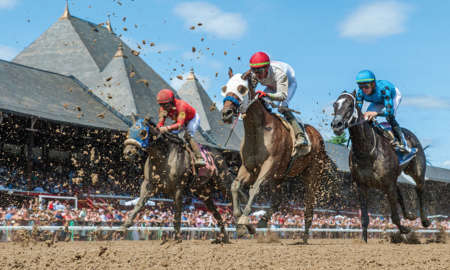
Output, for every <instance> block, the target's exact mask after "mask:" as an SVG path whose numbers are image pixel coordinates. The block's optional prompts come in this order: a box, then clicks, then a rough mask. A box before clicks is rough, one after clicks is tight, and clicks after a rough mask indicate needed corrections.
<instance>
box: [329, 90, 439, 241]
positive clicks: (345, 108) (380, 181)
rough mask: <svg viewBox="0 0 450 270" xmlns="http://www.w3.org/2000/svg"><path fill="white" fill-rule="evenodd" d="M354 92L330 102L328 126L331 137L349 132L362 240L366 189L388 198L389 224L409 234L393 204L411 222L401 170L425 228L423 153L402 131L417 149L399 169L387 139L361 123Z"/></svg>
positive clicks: (366, 217) (408, 134) (410, 135)
mask: <svg viewBox="0 0 450 270" xmlns="http://www.w3.org/2000/svg"><path fill="white" fill-rule="evenodd" d="M355 94H356V93H355V92H354V93H353V94H350V93H346V92H344V93H342V94H341V95H340V96H339V97H338V98H337V100H336V102H335V103H334V115H335V116H334V119H333V121H332V123H331V127H332V128H333V131H334V133H335V134H338V135H339V134H342V133H343V132H344V130H345V129H346V128H348V129H349V133H350V139H351V141H352V149H351V151H350V156H349V165H350V172H351V175H352V180H353V181H354V182H355V183H356V184H357V186H358V188H359V199H360V203H361V219H362V222H361V224H362V227H363V239H364V241H366V242H367V227H368V225H369V214H368V212H367V191H368V189H369V188H377V189H379V190H382V191H383V192H384V193H385V194H386V195H387V198H388V201H389V205H390V207H391V218H392V222H393V223H394V224H395V225H397V227H398V229H399V231H400V233H402V234H406V233H408V232H409V231H410V229H409V228H407V227H404V226H402V225H401V223H400V217H399V215H398V211H397V203H399V204H400V206H401V209H402V211H403V215H404V216H405V218H407V219H410V220H415V219H416V217H415V216H414V215H413V214H411V213H410V212H408V211H406V208H405V203H404V200H403V197H402V193H401V192H400V189H399V187H398V185H397V179H398V177H399V176H400V173H401V172H402V171H404V172H405V173H406V174H408V175H410V176H411V177H412V178H413V179H414V181H415V182H416V192H417V197H418V198H419V207H420V219H421V220H422V225H423V226H424V227H428V226H429V225H430V220H429V219H428V218H427V216H426V214H425V209H424V206H425V205H424V198H423V194H424V188H425V170H426V160H425V154H424V152H423V149H422V145H421V144H420V142H419V140H418V139H417V137H416V136H415V135H414V134H413V133H412V132H411V131H409V130H407V129H403V132H404V133H405V137H406V139H407V141H408V144H409V145H410V146H412V147H415V148H417V154H416V156H415V157H414V158H413V159H412V160H411V161H410V162H409V163H407V164H405V165H404V166H403V167H401V166H400V165H399V162H398V157H397V155H396V153H395V151H394V148H393V147H392V146H391V144H390V142H389V140H388V139H386V138H385V137H384V136H382V135H381V134H378V132H376V130H375V128H374V127H373V125H371V124H370V123H369V122H367V121H365V120H364V118H363V114H362V113H361V110H360V109H359V107H358V106H357V105H356V98H355Z"/></svg>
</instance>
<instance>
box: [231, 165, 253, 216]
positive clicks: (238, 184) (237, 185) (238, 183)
mask: <svg viewBox="0 0 450 270" xmlns="http://www.w3.org/2000/svg"><path fill="white" fill-rule="evenodd" d="M249 178H250V173H249V172H248V171H247V169H246V168H245V167H244V166H241V167H240V168H239V172H238V176H237V177H236V179H234V181H233V183H232V184H231V195H232V198H233V216H234V217H235V218H238V217H240V216H241V215H242V213H241V205H240V201H239V196H242V193H243V192H242V189H241V188H242V183H243V182H246V181H248V179H249Z"/></svg>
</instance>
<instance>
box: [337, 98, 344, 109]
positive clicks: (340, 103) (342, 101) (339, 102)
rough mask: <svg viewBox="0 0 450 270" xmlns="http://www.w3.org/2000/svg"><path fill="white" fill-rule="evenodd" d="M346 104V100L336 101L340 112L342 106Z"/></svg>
mask: <svg viewBox="0 0 450 270" xmlns="http://www.w3.org/2000/svg"><path fill="white" fill-rule="evenodd" d="M344 102H345V98H341V99H339V100H338V101H336V103H337V104H338V110H340V109H341V107H342V104H343V103H344Z"/></svg>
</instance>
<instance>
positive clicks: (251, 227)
mask: <svg viewBox="0 0 450 270" xmlns="http://www.w3.org/2000/svg"><path fill="white" fill-rule="evenodd" d="M245 227H247V231H248V233H249V234H252V235H253V234H256V229H255V228H254V227H253V226H252V225H245Z"/></svg>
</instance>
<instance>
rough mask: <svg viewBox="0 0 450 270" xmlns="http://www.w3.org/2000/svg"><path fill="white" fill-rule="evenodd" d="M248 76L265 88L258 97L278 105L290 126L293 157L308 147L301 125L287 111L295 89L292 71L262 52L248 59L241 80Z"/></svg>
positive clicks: (286, 65)
mask: <svg viewBox="0 0 450 270" xmlns="http://www.w3.org/2000/svg"><path fill="white" fill-rule="evenodd" d="M249 76H251V78H252V81H256V82H258V83H260V84H262V85H264V86H266V89H264V91H257V92H256V94H258V97H260V98H261V97H266V98H269V99H270V100H272V101H275V105H279V107H278V111H279V112H280V113H282V114H283V116H284V118H285V119H286V120H287V121H288V122H289V123H290V124H291V125H292V128H293V130H294V132H295V137H296V141H295V142H294V150H295V151H294V155H295V154H296V152H297V151H298V150H303V149H302V148H306V147H308V139H307V137H306V130H305V127H304V125H303V123H301V122H300V121H298V119H297V118H296V117H295V116H294V115H293V113H292V112H291V111H290V110H287V109H288V106H289V101H290V100H292V98H293V96H294V94H295V91H296V89H297V80H296V79H295V72H294V69H293V68H292V67H291V66H290V65H289V64H287V63H283V62H279V61H271V60H270V58H269V56H268V55H267V54H266V53H264V52H257V53H255V54H253V55H252V57H251V58H250V70H249V71H247V72H245V73H244V75H243V76H242V79H244V80H246V79H247V78H248V77H249ZM299 152H302V151H299ZM303 152H304V151H303Z"/></svg>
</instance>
